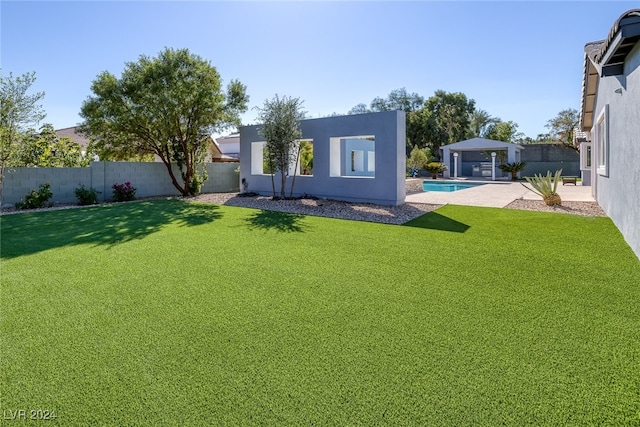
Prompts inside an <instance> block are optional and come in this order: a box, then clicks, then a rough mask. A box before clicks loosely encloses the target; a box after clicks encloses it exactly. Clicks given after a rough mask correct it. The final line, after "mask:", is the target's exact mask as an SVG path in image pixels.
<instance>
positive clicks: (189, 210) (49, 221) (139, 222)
mask: <svg viewBox="0 0 640 427" xmlns="http://www.w3.org/2000/svg"><path fill="white" fill-rule="evenodd" d="M219 209H220V208H219V207H218V206H215V205H209V204H197V203H187V202H184V201H181V200H154V201H142V202H131V203H119V204H112V205H103V206H95V207H91V208H87V209H65V210H58V211H49V212H42V213H37V212H34V213H24V214H17V215H6V216H3V217H2V218H1V221H2V228H1V230H0V231H1V233H2V234H1V238H2V245H1V247H0V258H12V257H17V256H20V255H28V254H33V253H37V252H40V251H44V250H47V249H51V248H57V247H63V246H68V245H80V244H94V245H116V244H119V243H124V242H128V241H131V240H135V239H142V238H144V237H145V236H148V235H150V234H152V233H155V232H156V231H159V230H160V229H161V228H162V227H163V226H165V225H166V224H169V223H173V224H177V225H179V226H184V227H187V226H196V225H201V224H206V223H209V222H211V221H215V220H216V219H219V218H220V217H221V216H222V214H221V213H220V211H219Z"/></svg>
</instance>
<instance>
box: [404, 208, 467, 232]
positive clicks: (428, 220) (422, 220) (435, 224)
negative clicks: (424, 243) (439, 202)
mask: <svg viewBox="0 0 640 427" xmlns="http://www.w3.org/2000/svg"><path fill="white" fill-rule="evenodd" d="M404 225H405V226H407V227H416V228H428V229H430V230H440V231H452V232H454V233H464V232H465V231H467V230H468V229H469V226H468V225H467V224H463V223H462V222H458V221H456V220H455V219H451V218H449V217H446V216H444V215H441V214H439V213H437V212H428V213H426V214H424V215H422V216H421V217H418V218H416V219H413V220H411V221H409V222H407V223H405V224H404Z"/></svg>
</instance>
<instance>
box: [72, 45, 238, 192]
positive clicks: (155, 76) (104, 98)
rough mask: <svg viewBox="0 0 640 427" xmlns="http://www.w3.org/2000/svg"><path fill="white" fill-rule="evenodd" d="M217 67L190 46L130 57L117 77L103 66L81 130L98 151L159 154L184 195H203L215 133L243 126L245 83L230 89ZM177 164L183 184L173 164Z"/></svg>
mask: <svg viewBox="0 0 640 427" xmlns="http://www.w3.org/2000/svg"><path fill="white" fill-rule="evenodd" d="M221 86H222V85H221V79H220V75H219V74H218V71H217V70H216V68H215V67H213V66H212V65H211V64H210V63H209V62H208V61H205V60H204V59H202V58H201V57H200V56H198V55H195V54H192V53H191V52H189V50H188V49H178V50H174V49H170V48H166V49H165V50H164V51H162V52H160V54H159V55H158V56H157V57H155V58H151V57H148V56H146V55H141V56H140V57H139V59H138V61H137V62H128V63H126V65H125V69H124V71H123V72H122V76H121V77H120V78H117V77H116V76H114V75H113V74H111V73H109V72H107V71H105V72H103V73H101V74H100V75H98V77H97V78H96V79H95V80H94V81H93V83H92V85H91V90H92V92H93V96H90V97H89V98H88V99H87V100H86V101H85V102H84V103H83V105H82V109H81V113H80V115H81V116H82V117H83V118H84V120H85V122H84V123H83V127H82V128H83V132H84V133H85V134H87V135H89V136H90V137H91V138H92V139H93V140H94V143H95V145H96V147H97V149H108V150H109V151H110V152H112V153H114V154H118V155H120V156H122V157H127V156H136V155H138V156H140V155H142V156H144V155H147V154H153V155H156V156H158V157H159V158H160V159H161V160H162V162H163V163H164V164H165V166H166V168H167V171H168V173H169V176H170V177H171V181H172V183H173V185H174V186H175V187H176V188H177V189H178V190H179V191H180V193H181V194H183V195H193V194H197V193H198V192H199V190H200V185H201V184H202V182H204V180H206V178H207V177H206V173H205V172H204V169H202V170H201V171H200V172H198V170H197V166H198V165H199V164H202V163H203V161H204V159H205V157H206V154H207V150H208V147H209V144H210V136H211V135H212V134H213V133H214V132H217V131H221V130H224V129H226V128H228V127H230V126H234V125H239V124H240V114H241V113H242V112H244V111H246V109H247V107H246V106H247V102H248V99H249V98H248V96H247V94H246V86H244V85H243V84H242V83H240V82H239V81H237V80H231V82H230V83H229V85H228V86H227V88H226V91H225V90H223V89H222V87H221ZM172 163H176V164H177V166H178V169H179V170H180V174H181V177H182V182H180V181H179V180H178V179H177V177H176V176H175V174H174V172H173V169H172V167H171V164H172Z"/></svg>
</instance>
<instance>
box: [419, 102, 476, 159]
mask: <svg viewBox="0 0 640 427" xmlns="http://www.w3.org/2000/svg"><path fill="white" fill-rule="evenodd" d="M424 108H425V110H426V111H427V112H428V114H425V118H426V120H427V122H426V123H424V124H423V127H424V128H426V129H428V136H427V146H428V147H429V149H430V150H431V154H432V155H433V157H434V158H440V147H441V146H443V145H446V144H451V143H454V142H458V141H462V140H464V139H465V138H466V137H467V135H468V131H469V127H470V124H471V114H472V113H473V112H474V111H475V101H474V100H473V99H469V98H467V96H466V95H465V94H464V93H461V92H456V93H451V92H445V91H443V90H437V91H436V92H435V93H434V95H433V96H431V97H430V98H429V99H427V101H426V103H425V106H424Z"/></svg>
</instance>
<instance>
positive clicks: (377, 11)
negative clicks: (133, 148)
mask: <svg viewBox="0 0 640 427" xmlns="http://www.w3.org/2000/svg"><path fill="white" fill-rule="evenodd" d="M637 7H639V4H638V2H616V1H585V2H580V1H568V2H556V1H515V0H514V1H492V2H484V1H468V2H461V1H439V2H438V1H408V2H403V1H317V2H293V1H287V2H285V1H279V2H269V1H259V2H250V1H236V2H227V1H190V2H187V1H137V2H129V1H106V2H101V1H67V2H61V1H40V2H38V1H11V0H2V1H1V2H0V28H1V30H0V67H1V68H2V75H3V76H6V75H8V74H9V73H10V72H11V73H13V75H14V76H17V75H21V74H24V73H27V72H32V71H35V73H36V77H37V80H36V83H35V84H34V86H33V92H36V91H44V92H45V97H44V99H43V101H42V106H43V108H44V110H45V112H46V113H47V117H46V118H45V120H44V122H45V123H51V124H53V126H54V127H55V128H56V129H61V128H66V127H71V126H75V125H77V124H79V123H81V122H82V118H81V117H80V116H79V112H80V108H81V106H82V103H83V101H84V100H86V99H87V98H88V97H89V96H91V94H92V92H91V83H92V81H93V80H94V79H95V78H96V77H97V76H98V74H100V73H101V72H103V71H108V72H110V73H112V74H114V75H116V76H118V77H119V76H120V74H121V72H122V71H123V69H124V67H125V64H126V63H127V62H133V61H136V60H137V59H138V58H139V57H140V55H147V56H152V57H153V56H156V55H157V54H158V53H159V52H160V51H162V50H164V48H165V47H170V48H175V49H180V48H188V49H189V50H190V52H192V53H194V54H197V55H199V56H201V57H202V58H204V59H206V60H208V61H210V63H211V65H213V66H214V67H216V69H217V70H218V72H219V73H220V75H221V77H222V80H223V84H225V86H226V83H228V82H229V81H230V80H231V79H238V80H240V81H241V82H242V83H243V84H245V85H246V86H247V93H248V94H249V97H250V101H249V106H248V107H249V109H248V111H247V112H246V113H244V114H243V115H242V120H243V124H245V125H246V124H253V123H255V118H256V115H257V111H256V107H260V106H262V105H263V104H264V101H265V100H267V99H270V98H273V96H274V95H276V94H278V95H280V96H283V95H286V96H291V97H297V98H300V99H301V100H303V101H304V104H303V106H304V108H305V110H306V111H307V113H308V115H309V116H311V117H323V116H327V115H330V114H332V113H347V112H348V111H349V110H350V109H351V108H352V107H353V106H355V105H357V104H359V103H365V104H367V105H368V104H369V103H370V102H371V101H372V100H373V99H374V98H375V97H378V96H379V97H386V96H387V95H388V94H389V92H391V91H392V90H394V89H399V88H406V90H407V91H408V92H410V93H413V92H415V93H418V94H420V95H421V96H423V97H425V99H426V98H428V97H429V96H432V95H433V94H434V92H435V91H436V90H445V91H447V92H462V93H464V94H465V95H466V96H467V97H468V98H472V99H474V100H475V102H476V108H479V109H483V110H485V111H487V112H488V113H489V114H490V115H492V116H494V117H499V118H500V119H502V120H504V121H507V120H512V121H514V122H516V123H517V124H518V126H519V128H518V130H519V131H521V132H523V133H524V134H525V135H526V136H530V137H533V138H535V137H536V136H537V135H538V134H540V133H546V132H548V129H547V128H545V125H546V124H547V121H548V120H549V119H551V118H553V117H554V116H555V115H556V114H557V113H558V112H560V111H561V110H563V109H566V108H575V109H577V110H579V109H580V97H581V90H582V73H583V64H584V45H585V44H586V43H587V42H591V41H596V40H602V39H604V38H606V37H607V35H608V33H609V30H610V29H611V27H612V26H613V24H614V22H615V21H616V19H618V17H619V16H620V15H622V13H624V12H625V11H627V10H629V9H633V8H637Z"/></svg>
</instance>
